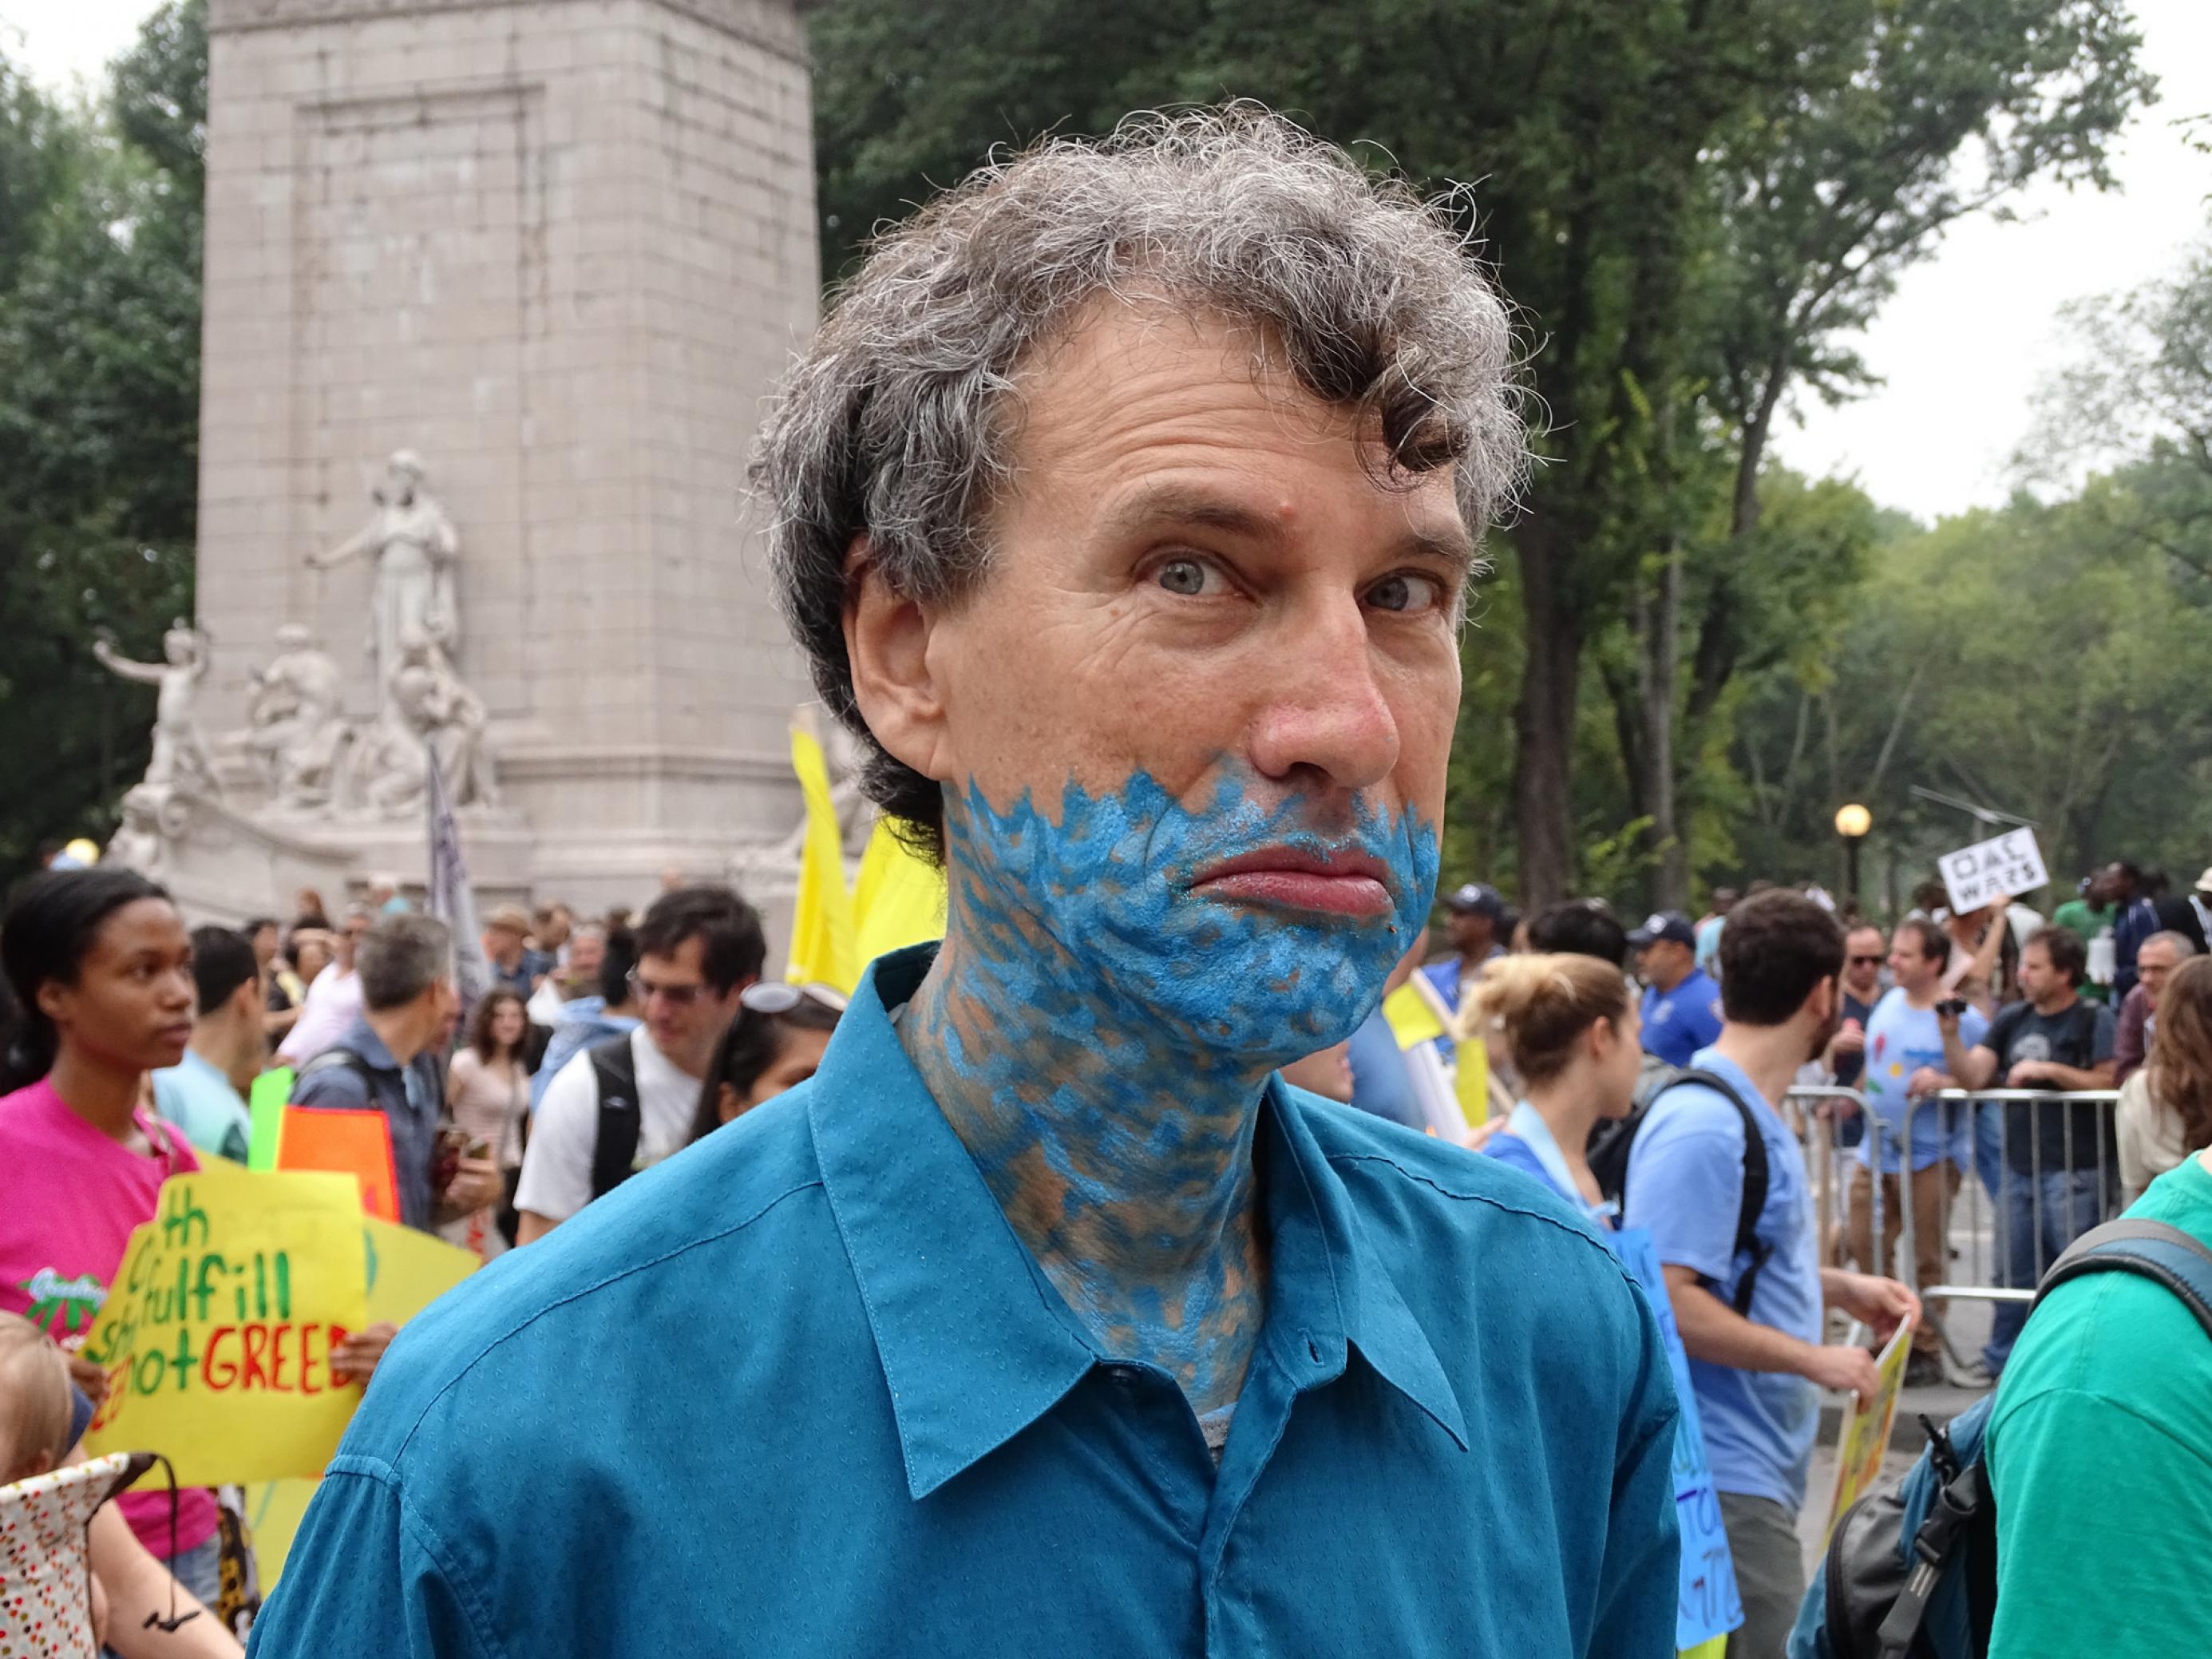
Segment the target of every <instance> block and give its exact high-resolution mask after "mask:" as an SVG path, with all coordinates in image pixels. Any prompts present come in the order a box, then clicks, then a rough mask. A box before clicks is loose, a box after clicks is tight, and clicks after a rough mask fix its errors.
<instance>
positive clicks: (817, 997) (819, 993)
mask: <svg viewBox="0 0 2212 1659" xmlns="http://www.w3.org/2000/svg"><path fill="white" fill-rule="evenodd" d="M802 1001H804V1002H811V1003H814V1004H816V1005H817V1006H820V1007H823V1008H827V1009H828V1010H829V1012H831V1013H833V1014H842V1013H843V1012H845V1006H846V997H845V994H844V993H843V992H842V991H840V990H838V989H837V988H836V987H834V986H829V985H791V984H787V983H786V982H785V981H782V980H780V979H767V980H761V981H757V982H755V983H754V984H751V985H748V986H746V987H745V988H744V990H742V991H740V992H738V1005H739V1006H742V1007H744V1008H745V1009H747V1010H749V1011H750V1012H753V1013H756V1014H787V1013H789V1012H791V1011H792V1010H793V1009H794V1008H796V1007H797V1006H799V1004H800V1003H801V1002H802Z"/></svg>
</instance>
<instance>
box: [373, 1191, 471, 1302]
mask: <svg viewBox="0 0 2212 1659" xmlns="http://www.w3.org/2000/svg"><path fill="white" fill-rule="evenodd" d="M362 1233H363V1235H364V1241H363V1242H364V1243H365V1245H366V1247H367V1269H368V1317H369V1322H370V1323H371V1324H374V1323H375V1322H377V1321H378V1320H389V1321H391V1322H392V1323H393V1324H395V1325H404V1324H405V1323H406V1322H408V1321H409V1320H410V1319H412V1318H414V1317H415V1316H416V1314H418V1313H421V1312H422V1310H423V1309H425V1308H427V1307H428V1306H429V1305H430V1304H432V1303H433V1302H435V1301H436V1300H437V1299H438V1298H439V1297H441V1296H443V1295H444V1294H445V1293H446V1292H447V1291H450V1290H452V1289H453V1286H454V1285H458V1284H459V1283H460V1282H461V1281H462V1280H463V1279H466V1278H467V1277H468V1276H469V1275H470V1274H471V1273H474V1272H475V1271H476V1270H477V1267H479V1266H481V1265H482V1264H481V1263H479V1262H478V1261H477V1258H476V1255H475V1253H474V1252H473V1251H470V1250H464V1249H460V1248H459V1246H458V1245H453V1244H448V1243H446V1241H445V1240H444V1239H442V1238H433V1237H430V1235H429V1234H428V1233H418V1232H416V1231H415V1230H414V1229H413V1228H412V1227H395V1226H393V1225H392V1224H391V1223H390V1222H388V1221H379V1220H377V1219H375V1218H374V1217H370V1218H366V1219H364V1220H363V1221H362Z"/></svg>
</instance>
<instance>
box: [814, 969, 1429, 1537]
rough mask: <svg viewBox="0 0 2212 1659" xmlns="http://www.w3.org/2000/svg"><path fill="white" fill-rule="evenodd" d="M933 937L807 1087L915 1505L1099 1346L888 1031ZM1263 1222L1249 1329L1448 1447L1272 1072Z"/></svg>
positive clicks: (1331, 1183)
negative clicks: (1371, 1373) (1413, 1419)
mask: <svg viewBox="0 0 2212 1659" xmlns="http://www.w3.org/2000/svg"><path fill="white" fill-rule="evenodd" d="M936 949H937V947H936V946H935V945H917V946H915V947H914V948H912V949H910V950H906V951H898V952H896V953H894V954H892V955H890V956H887V957H880V958H878V960H877V962H876V963H874V964H873V965H872V967H871V968H870V969H868V971H867V973H866V975H864V976H863V977H862V979H861V981H860V986H859V987H858V988H857V989H856V990H855V991H854V994H853V999H852V1004H851V1006H850V1007H849V1008H848V1010H847V1012H846V1014H845V1016H844V1018H842V1019H841V1020H840V1021H839V1022H838V1024H837V1030H836V1035H835V1036H832V1037H831V1039H830V1042H829V1049H828V1052H827V1053H825V1054H823V1060H822V1066H821V1069H820V1071H819V1072H818V1073H817V1075H816V1078H815V1081H814V1083H813V1085H812V1086H811V1090H810V1091H809V1098H808V1101H807V1115H808V1123H809V1127H810V1128H811V1132H812V1134H813V1139H814V1146H815V1154H816V1158H817V1161H818V1162H819V1164H820V1167H821V1170H822V1184H823V1191H824V1193H825V1194H827V1196H828V1199H829V1208H830V1212H831V1214H832V1215H833V1216H834V1217H835V1218H836V1225H837V1231H838V1235H839V1237H840V1238H841V1240H842V1243H843V1244H844V1248H845V1253H846V1256H847V1258H848V1261H850V1262H851V1264H852V1267H853V1273H854V1279H856V1281H857V1282H858V1284H859V1287H860V1297H861V1300H862V1303H863V1304H864V1305H865V1306H866V1310H867V1315H868V1323H869V1328H870V1330H871V1331H872V1334H873V1335H874V1338H875V1342H876V1352H877V1358H878V1363H880V1364H881V1365H882V1367H883V1370H884V1382H885V1383H886V1384H887V1385H888V1387H889V1389H890V1399H891V1411H892V1415H893V1417H894V1419H896V1423H897V1425H898V1431H899V1445H900V1450H901V1453H902V1456H903V1457H904V1460H905V1463H906V1474H907V1489H908V1493H909V1494H910V1495H911V1496H912V1497H914V1498H917V1499H919V1498H925V1497H927V1496H928V1495H929V1493H931V1492H934V1491H935V1490H936V1489H937V1488H938V1487H939V1486H943V1485H944V1484H945V1482H946V1481H947V1480H951V1478H952V1477H953V1476H954V1475H956V1474H959V1473H960V1472H961V1471H962V1470H963V1469H965V1468H968V1467H969V1466H970V1465H971V1464H973V1463H975V1462H977V1461H978V1460H980V1459H981V1458H982V1457H983V1456H985V1455H987V1454H988V1453H990V1452H992V1451H994V1450H995V1449H997V1448H998V1447H1000V1445H1003V1444H1004V1443H1006V1441H1008V1440H1010V1439H1012V1437H1014V1436H1015V1435H1017V1434H1018V1433H1019V1432H1020V1431H1022V1430H1023V1429H1024V1428H1026V1427H1027V1426H1028V1425H1030V1424H1031V1423H1032V1422H1034V1421H1036V1419H1038V1418H1040V1417H1042V1415H1044V1413H1046V1412H1048V1411H1049V1410H1050V1409H1051V1408H1052V1407H1054V1406H1055V1405H1057V1404H1058V1403H1059V1401H1060V1399H1061V1398H1062V1397H1063V1396H1065V1395H1066V1393H1067V1392H1068V1390H1069V1389H1073V1387H1074V1386H1075V1385H1076V1383H1078V1382H1079V1381H1080V1380H1081V1379H1082V1378H1083V1376H1084V1375H1085V1373H1086V1372H1088V1371H1089V1370H1091V1368H1092V1367H1093V1366H1094V1365H1097V1364H1100V1363H1102V1362H1103V1361H1104V1360H1107V1359H1109V1358H1126V1356H1114V1355H1108V1354H1106V1353H1103V1352H1101V1351H1100V1350H1099V1348H1098V1347H1097V1344H1095V1343H1094V1342H1093V1341H1092V1340H1091V1337H1090V1335H1089V1334H1088V1333H1087V1332H1085V1330H1084V1328H1082V1326H1081V1324H1080V1323H1079V1322H1078V1321H1077V1320H1076V1318H1075V1316H1074V1315H1073V1314H1072V1313H1071V1312H1070V1311H1069V1310H1068V1309H1067V1306H1066V1304H1065V1303H1064V1302H1063V1301H1062V1300H1061V1299H1060V1294H1059V1292H1058V1291H1056V1290H1054V1288H1053V1285H1052V1284H1051V1281H1050V1280H1049V1279H1047V1278H1046V1277H1045V1276H1044V1273H1043V1271H1042V1269H1041V1268H1039V1267H1037V1266H1036V1262H1035V1261H1032V1260H1031V1258H1030V1255H1029V1252H1028V1251H1027V1250H1026V1249H1024V1247H1023V1245H1022V1243H1021V1242H1020V1240H1019V1239H1018V1238H1017V1237H1015V1235H1014V1232H1013V1230H1012V1227H1011V1226H1010V1225H1008V1224H1007V1222H1006V1217H1005V1216H1004V1215H1003V1214H1002V1213H1001V1212H1000V1209H999V1206H998V1202H997V1200H996V1199H994V1197H993V1196H992V1194H991V1191H990V1188H988V1187H987V1186H986V1185H985V1184H984V1182H983V1177H982V1175H981V1172H980V1171H979V1170H977V1169H976V1168H975V1163H974V1161H973V1160H972V1159H971V1158H969V1155H968V1150H967V1148H966V1147H965V1146H963V1145H962V1143H961V1141H960V1139H959V1137H958V1136H957V1134H955V1133H953V1131H952V1127H951V1124H949V1123H948V1122H946V1121H945V1115H944V1114H943V1113H942V1112H941V1111H939V1109H938V1105H937V1103H936V1101H935V1099H934V1098H933V1097H932V1096H931V1095H930V1093H929V1090H928V1088H927V1085H925V1084H924V1083H923V1082H922V1079H921V1073H918V1072H917V1071H916V1070H915V1066H914V1063H913V1061H912V1060H909V1059H908V1057H907V1054H906V1050H905V1048H904V1047H903V1046H902V1044H901V1043H900V1042H899V1040H898V1035H897V1033H896V1031H895V1030H893V1028H892V1025H891V1022H890V1014H889V1012H888V1011H889V1009H890V1008H894V1007H897V1006H900V1005H902V1004H903V1003H904V1002H906V1001H907V1000H908V998H910V997H911V996H912V995H913V994H914V991H915V987H916V986H917V985H919V984H920V983H921V978H922V975H924V974H925V973H926V972H927V970H928V968H929V964H930V963H931V961H932V960H933V958H934V956H935V953H936ZM1261 1145H1262V1153H1261V1170H1262V1173H1263V1178H1264V1180H1265V1182H1266V1191H1265V1195H1264V1201H1265V1202H1266V1203H1267V1206H1268V1218H1269V1220H1270V1223H1271V1225H1272V1236H1271V1241H1270V1245H1271V1251H1272V1259H1271V1263H1270V1273H1269V1284H1270V1292H1271V1304H1270V1307H1269V1310H1268V1317H1267V1330H1266V1332H1265V1333H1263V1335H1262V1340H1264V1341H1270V1342H1273V1344H1275V1345H1276V1347H1277V1351H1278V1352H1279V1355H1280V1356H1281V1357H1282V1358H1285V1361H1286V1362H1289V1363H1290V1364H1291V1370H1290V1374H1291V1376H1293V1377H1297V1378H1299V1379H1301V1386H1319V1385H1321V1384H1322V1383H1327V1382H1329V1381H1331V1380H1333V1379H1334V1378H1335V1377H1337V1376H1341V1375H1342V1373H1343V1370H1344V1368H1345V1364H1346V1352H1347V1346H1350V1347H1356V1348H1357V1349H1358V1351H1359V1352H1360V1354H1361V1355H1362V1356H1363V1357H1364V1359H1365V1360H1366V1362H1367V1364H1370V1366H1372V1367H1373V1368H1374V1370H1376V1372H1377V1373H1379V1374H1380V1375H1381V1376H1383V1377H1384V1378H1385V1379H1386V1380H1387V1381H1389V1383H1391V1384H1392V1385H1393V1386H1394V1387H1395V1388H1396V1389H1398V1390H1399V1391H1400V1392H1401V1393H1402V1394H1404V1395H1407V1398H1408V1399H1410V1400H1412V1401H1413V1403H1414V1404H1416V1405H1418V1406H1419V1407H1421V1409H1422V1410H1423V1411H1425V1412H1426V1413H1428V1414H1429V1415H1430V1416H1431V1417H1432V1418H1434V1419H1436V1420H1437V1423H1438V1424H1440V1425H1442V1426H1443V1428H1444V1430H1445V1431H1447V1432H1448V1433H1449V1434H1450V1435H1451V1436H1452V1437H1453V1439H1454V1440H1455V1441H1456V1442H1457V1443H1459V1445H1460V1446H1461V1448H1462V1449H1465V1447H1466V1445H1467V1425H1466V1421H1465V1419H1464V1418H1463V1417H1462V1414H1461V1412H1460V1407H1459V1402H1458V1400H1457V1399H1456V1397H1455V1395H1454V1394H1453V1392H1452V1389H1451V1385H1450V1383H1449V1382H1448V1381H1447V1380H1446V1378H1445V1376H1444V1372H1443V1365H1442V1364H1441V1363H1440V1362H1439V1361H1438V1360H1437V1356H1436V1351H1435V1349H1434V1348H1433V1347H1432V1346H1431V1345H1430V1343H1429V1340H1428V1339H1427V1337H1426V1335H1425V1334H1424V1333H1423V1332H1422V1330H1421V1328H1420V1326H1419V1322H1417V1321H1416V1320H1415V1319H1414V1317H1413V1312H1412V1310H1410V1309H1409V1308H1407V1305H1406V1304H1405V1301H1404V1299H1403V1298H1402V1297H1401V1296H1400V1295H1399V1293H1398V1290H1397V1286H1396V1285H1395V1284H1394V1283H1393V1282H1392V1281H1391V1279H1390V1277H1389V1273H1388V1272H1387V1271H1386V1270H1385V1269H1384V1268H1383V1266H1382V1265H1381V1263H1380V1262H1379V1261H1376V1259H1375V1257H1374V1253H1373V1250H1372V1248H1371V1246H1370V1244H1369V1243H1368V1242H1367V1241H1366V1239H1365V1237H1364V1234H1363V1233H1362V1231H1360V1229H1359V1227H1358V1219H1357V1218H1356V1217H1355V1216H1354V1215H1353V1213H1352V1208H1351V1205H1350V1202H1349V1200H1348V1197H1347V1195H1346V1193H1345V1191H1344V1187H1343V1183H1342V1182H1341V1181H1340V1179H1339V1178H1338V1176H1337V1175H1336V1173H1335V1172H1334V1170H1332V1169H1330V1168H1329V1166H1328V1159H1327V1158H1325V1157H1324V1156H1323V1155H1322V1152H1321V1150H1320V1148H1319V1146H1316V1143H1315V1142H1314V1139H1313V1137H1312V1134H1311V1132H1310V1130H1309V1129H1308V1128H1307V1127H1306V1125H1305V1123H1304V1119H1303V1117H1302V1116H1301V1115H1300V1113H1299V1109H1298V1108H1297V1106H1296V1105H1295V1104H1293V1103H1291V1102H1290V1100H1289V1098H1288V1097H1287V1095H1286V1094H1285V1091H1284V1089H1283V1086H1282V1085H1281V1084H1280V1083H1279V1081H1272V1082H1270V1084H1269V1085H1268V1088H1267V1100H1266V1104H1265V1108H1264V1118H1263V1123H1262V1127H1261Z"/></svg>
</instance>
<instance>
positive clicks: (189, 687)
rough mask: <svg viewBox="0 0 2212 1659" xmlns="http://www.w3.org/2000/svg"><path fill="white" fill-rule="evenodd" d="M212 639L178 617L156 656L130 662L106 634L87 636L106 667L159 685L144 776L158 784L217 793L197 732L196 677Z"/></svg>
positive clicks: (202, 669)
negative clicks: (151, 749) (157, 659)
mask: <svg viewBox="0 0 2212 1659" xmlns="http://www.w3.org/2000/svg"><path fill="white" fill-rule="evenodd" d="M212 643H213V642H212V641H210V640H209V638H208V636H207V635H206V634H205V633H204V632H203V631H202V630H201V629H197V628H192V627H188V626H187V625H186V624H185V622H184V621H183V619H182V618H179V620H178V621H177V622H176V623H175V624H174V625H173V626H172V627H171V628H170V629H169V631H168V632H167V634H165V635H162V636H161V654H162V656H163V657H164V658H165V659H166V660H164V661H161V662H133V661H132V660H131V659H130V658H128V657H125V656H124V655H122V654H121V653H118V651H117V650H116V648H115V647H114V646H112V644H110V643H109V642H108V641H106V639H104V638H103V639H96V640H94V641H93V642H92V654H93V655H94V656H95V657H97V658H99V659H100V664H101V665H102V666H104V667H105V668H106V669H107V670H108V671H109V672H111V673H114V674H118V675H120V676H122V678H125V679H126V680H136V681H137V683H138V684H141V685H152V686H158V687H159V688H160V693H159V695H158V696H156V697H155V700H154V753H153V756H152V757H151V758H150V759H149V760H148V761H147V763H146V776H145V779H144V781H145V782H146V783H148V784H149V785H151V786H153V787H155V788H157V789H170V788H174V787H179V786H180V785H181V786H183V787H189V788H192V789H196V790H198V791H200V792H202V793H206V794H210V795H213V794H216V793H217V788H216V772H215V762H214V759H213V757H211V756H210V754H209V752H208V746H207V743H206V741H205V739H204V738H202V737H201V736H200V729H199V723H198V720H197V718H196V716H197V713H198V704H199V689H200V682H201V681H202V680H204V679H205V678H207V672H208V665H209V663H210V659H211V657H212V651H211V646H212Z"/></svg>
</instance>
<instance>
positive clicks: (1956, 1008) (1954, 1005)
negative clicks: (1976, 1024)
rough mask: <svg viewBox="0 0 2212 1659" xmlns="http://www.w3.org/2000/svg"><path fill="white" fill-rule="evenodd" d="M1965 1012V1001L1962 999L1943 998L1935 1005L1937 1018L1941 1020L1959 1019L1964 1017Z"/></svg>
mask: <svg viewBox="0 0 2212 1659" xmlns="http://www.w3.org/2000/svg"><path fill="white" fill-rule="evenodd" d="M1936 1014H1937V1016H1938V1017H1939V1018H1943V1019H1958V1018H1962V1017H1964V1015H1965V1014H1966V998H1964V997H1945V998H1944V999H1943V1000H1942V1001H1941V1002H1939V1003H1937V1004H1936Z"/></svg>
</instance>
